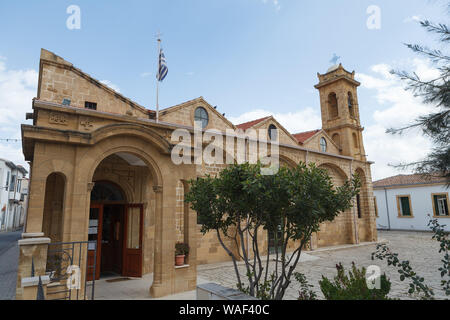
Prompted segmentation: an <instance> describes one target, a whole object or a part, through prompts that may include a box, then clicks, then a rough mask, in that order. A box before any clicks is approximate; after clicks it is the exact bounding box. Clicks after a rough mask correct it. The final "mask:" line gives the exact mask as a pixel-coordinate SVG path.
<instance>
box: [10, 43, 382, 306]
mask: <svg viewBox="0 0 450 320" xmlns="http://www.w3.org/2000/svg"><path fill="white" fill-rule="evenodd" d="M359 85H360V84H359V83H358V82H357V81H356V80H355V73H354V72H352V73H351V72H348V71H346V70H345V69H344V68H343V67H342V65H336V66H333V67H331V68H330V69H328V71H327V72H326V73H324V74H318V84H317V85H315V88H316V89H317V90H318V91H319V95H320V108H321V116H322V128H320V129H317V130H313V131H309V132H301V133H291V132H288V131H287V130H286V129H285V128H284V127H283V126H282V125H281V124H280V123H279V122H278V121H277V120H276V119H274V118H273V117H272V116H270V117H265V118H262V119H255V120H254V121H250V122H247V123H242V124H233V123H231V122H230V121H229V120H228V119H226V118H225V116H224V115H223V114H221V113H219V112H218V111H217V110H216V109H215V108H214V107H212V106H211V105H210V104H209V103H208V102H207V101H206V100H205V99H203V98H202V97H199V98H196V99H193V100H190V101H186V102H183V103H181V104H179V105H176V106H172V107H169V108H166V109H163V110H161V111H160V112H159V121H156V112H155V111H154V110H149V109H147V108H145V107H143V106H141V105H139V104H137V103H136V102H134V101H132V100H130V99H129V98H127V97H124V96H123V95H122V94H120V93H118V92H116V91H114V90H113V89H111V88H109V87H108V86H106V85H104V84H102V83H101V82H99V81H98V80H96V79H94V78H92V77H91V76H89V75H88V74H87V73H85V72H83V71H82V70H80V69H78V68H77V67H75V66H74V65H72V64H71V63H70V62H68V61H66V60H64V59H63V58H61V57H59V56H57V55H55V54H54V53H52V52H49V51H47V50H44V49H42V51H41V57H40V65H39V82H38V91H37V96H36V98H34V99H33V101H32V108H33V112H32V113H27V115H26V117H27V119H32V120H33V124H32V125H28V124H23V125H22V128H21V129H22V139H23V153H24V155H25V159H26V161H28V162H29V163H30V169H31V174H30V177H31V181H30V197H29V208H28V216H27V219H26V225H25V231H24V234H23V239H22V240H20V241H19V245H20V259H19V273H18V282H17V296H18V298H19V299H20V298H21V297H22V298H25V297H26V295H25V288H24V287H23V285H22V283H23V282H22V281H21V279H22V278H25V277H28V276H29V273H30V268H33V271H34V270H35V272H36V274H45V272H48V271H49V265H48V262H47V255H48V252H47V250H48V249H47V248H49V247H50V245H51V244H52V243H71V242H72V243H73V242H83V243H84V242H86V243H87V244H88V245H87V246H86V247H85V249H83V250H85V252H84V253H81V249H80V259H81V260H80V261H82V264H81V266H80V267H81V271H82V276H83V279H85V280H92V279H93V278H95V279H98V278H100V277H102V275H103V274H108V273H114V274H117V275H122V276H130V277H141V276H142V275H143V274H148V273H153V282H152V283H149V292H150V295H151V296H152V297H161V296H165V295H169V294H173V293H177V292H182V291H187V290H193V289H195V286H196V278H197V265H199V264H206V263H214V262H221V261H227V260H229V257H228V256H227V255H226V253H225V251H224V250H223V249H222V247H221V246H220V244H219V242H218V240H217V238H216V236H215V234H206V235H202V234H201V233H200V225H198V224H197V216H196V213H195V212H194V211H192V210H191V209H190V207H189V205H188V204H186V203H184V201H183V200H184V193H185V192H186V190H187V189H188V187H189V185H188V183H187V181H188V180H190V179H193V178H195V177H198V176H202V175H205V174H217V173H218V172H220V170H221V169H222V168H223V167H224V165H207V164H204V163H203V164H201V165H198V164H182V165H175V164H174V163H173V162H172V161H171V150H172V148H173V144H174V142H173V141H172V140H171V135H172V132H173V131H174V130H176V129H179V128H184V129H187V130H189V132H193V125H194V121H195V120H197V121H201V122H202V127H203V130H207V129H210V128H214V129H216V130H220V131H222V132H225V130H226V129H232V130H238V129H240V130H242V131H244V132H245V131H246V130H249V129H264V130H266V132H267V134H269V133H270V132H273V131H271V130H270V129H275V130H276V133H277V136H278V138H279V154H280V164H281V165H285V166H295V165H296V164H297V163H299V162H300V161H303V162H306V163H310V162H314V163H316V164H317V165H318V166H320V167H322V168H325V169H326V170H328V172H329V173H330V175H331V176H332V178H333V181H334V183H335V184H336V185H340V184H342V183H343V181H345V180H346V179H348V178H349V177H350V176H351V175H352V174H353V173H358V174H359V175H360V177H361V180H362V189H361V192H360V194H359V195H358V196H357V197H355V199H354V206H353V208H352V209H351V210H348V211H346V212H343V213H342V214H340V215H339V216H338V217H337V218H336V219H335V221H333V222H332V223H325V224H323V225H322V226H321V229H320V232H318V233H317V234H315V235H314V236H313V238H312V239H311V241H310V245H309V250H314V249H316V248H320V247H324V246H333V245H341V244H357V243H360V242H371V241H376V240H377V233H376V224H375V214H374V202H373V193H372V180H371V172H370V165H371V162H369V161H367V159H366V155H365V151H364V146H363V136H362V132H363V127H362V126H361V124H360V114H359V104H358V96H357V87H358V86H359ZM306 120H307V119H306ZM263 241H265V248H266V250H270V246H271V239H270V238H269V237H266V239H264V240H263ZM176 242H184V243H187V244H188V245H189V247H190V253H189V255H188V256H187V259H186V263H185V265H184V266H181V267H175V265H174V256H175V251H174V248H175V243H176ZM92 244H95V245H92ZM94 248H95V250H94ZM92 261H95V265H96V268H95V272H94V271H90V272H89V271H87V269H88V267H86V268H84V267H82V266H83V265H86V266H87V265H88V264H89V263H92ZM47 290H50V287H48V288H47Z"/></svg>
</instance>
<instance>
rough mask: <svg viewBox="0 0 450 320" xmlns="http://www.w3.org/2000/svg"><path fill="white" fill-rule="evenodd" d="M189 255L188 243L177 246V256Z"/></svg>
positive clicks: (177, 244) (179, 243) (178, 243)
mask: <svg viewBox="0 0 450 320" xmlns="http://www.w3.org/2000/svg"><path fill="white" fill-rule="evenodd" d="M188 254H189V245H188V244H187V243H181V242H177V243H176V244H175V255H177V256H182V255H188Z"/></svg>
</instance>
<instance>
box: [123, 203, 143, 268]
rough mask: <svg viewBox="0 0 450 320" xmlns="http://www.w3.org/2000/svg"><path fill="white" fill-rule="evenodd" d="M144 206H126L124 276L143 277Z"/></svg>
mask: <svg viewBox="0 0 450 320" xmlns="http://www.w3.org/2000/svg"><path fill="white" fill-rule="evenodd" d="M143 219H144V207H143V205H142V204H128V205H126V206H125V219H124V227H125V228H124V241H123V242H124V248H123V275H124V276H129V277H142V234H143V225H144V221H143Z"/></svg>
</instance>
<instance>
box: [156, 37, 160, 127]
mask: <svg viewBox="0 0 450 320" xmlns="http://www.w3.org/2000/svg"><path fill="white" fill-rule="evenodd" d="M160 36H161V33H159V32H158V74H159V67H160V65H159V64H160V55H161V38H160ZM156 122H159V79H158V77H156Z"/></svg>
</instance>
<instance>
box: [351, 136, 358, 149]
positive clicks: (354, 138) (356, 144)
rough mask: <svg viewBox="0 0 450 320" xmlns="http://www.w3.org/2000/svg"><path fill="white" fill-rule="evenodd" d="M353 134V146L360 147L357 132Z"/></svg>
mask: <svg viewBox="0 0 450 320" xmlns="http://www.w3.org/2000/svg"><path fill="white" fill-rule="evenodd" d="M352 136H353V146H354V147H355V148H358V137H357V136H356V133H353V134H352Z"/></svg>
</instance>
